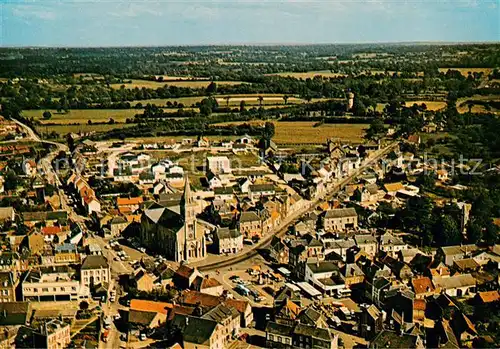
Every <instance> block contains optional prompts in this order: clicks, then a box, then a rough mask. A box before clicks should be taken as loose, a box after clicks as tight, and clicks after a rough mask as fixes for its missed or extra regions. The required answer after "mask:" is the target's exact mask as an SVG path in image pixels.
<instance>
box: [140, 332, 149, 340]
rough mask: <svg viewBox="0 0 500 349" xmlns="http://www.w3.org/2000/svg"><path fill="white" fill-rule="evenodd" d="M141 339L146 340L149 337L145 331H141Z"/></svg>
mask: <svg viewBox="0 0 500 349" xmlns="http://www.w3.org/2000/svg"><path fill="white" fill-rule="evenodd" d="M139 338H140V339H141V341H145V340H146V339H147V338H148V337H146V334H145V333H141V335H140V337H139Z"/></svg>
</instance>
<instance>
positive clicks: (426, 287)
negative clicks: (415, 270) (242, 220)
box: [411, 276, 434, 294]
mask: <svg viewBox="0 0 500 349" xmlns="http://www.w3.org/2000/svg"><path fill="white" fill-rule="evenodd" d="M411 284H412V285H413V289H414V290H415V294H420V293H427V292H434V286H433V285H432V281H431V279H429V278H428V277H426V276H424V277H420V278H414V279H412V280H411Z"/></svg>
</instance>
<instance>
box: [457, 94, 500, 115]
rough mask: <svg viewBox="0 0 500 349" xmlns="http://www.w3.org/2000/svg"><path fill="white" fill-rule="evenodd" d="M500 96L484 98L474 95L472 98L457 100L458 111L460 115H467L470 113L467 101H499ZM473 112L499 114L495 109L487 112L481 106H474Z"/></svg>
mask: <svg viewBox="0 0 500 349" xmlns="http://www.w3.org/2000/svg"><path fill="white" fill-rule="evenodd" d="M499 100H500V96H497V95H489V96H482V95H474V96H472V97H463V98H459V99H458V100H457V110H458V112H459V113H467V112H469V107H468V105H467V104H466V103H465V102H467V101H471V102H474V101H499ZM471 112H473V113H490V112H491V113H498V112H499V110H497V109H495V108H491V109H490V110H487V109H486V108H485V106H484V105H481V104H474V105H473V106H472V109H471Z"/></svg>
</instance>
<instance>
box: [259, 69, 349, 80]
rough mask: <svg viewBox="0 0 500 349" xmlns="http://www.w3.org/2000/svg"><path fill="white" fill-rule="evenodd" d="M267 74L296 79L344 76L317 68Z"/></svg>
mask: <svg viewBox="0 0 500 349" xmlns="http://www.w3.org/2000/svg"><path fill="white" fill-rule="evenodd" d="M267 75H268V76H272V75H276V76H282V77H292V78H296V79H307V78H310V79H312V78H314V77H315V76H318V75H320V76H322V77H325V78H336V77H339V76H346V75H345V74H341V73H332V72H331V71H329V70H318V71H309V72H304V73H295V72H285V73H276V74H267Z"/></svg>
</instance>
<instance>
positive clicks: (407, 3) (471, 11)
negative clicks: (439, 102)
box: [0, 0, 500, 47]
mask: <svg viewBox="0 0 500 349" xmlns="http://www.w3.org/2000/svg"><path fill="white" fill-rule="evenodd" d="M0 29H1V31H0V46H70V47H89V46H162V45H209V44H307V43H310V44H312V43H318V44H320V43H368V42H369V43H371V42H415V41H418V42H422V41H425V42H428V41H433V42H466V41H467V42H477V41H495V42H499V41H500V0H316V1H313V0H295V1H291V0H281V1H278V0H253V1H249V0H193V1H191V0H184V1H183V0H156V1H153V0H0Z"/></svg>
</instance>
